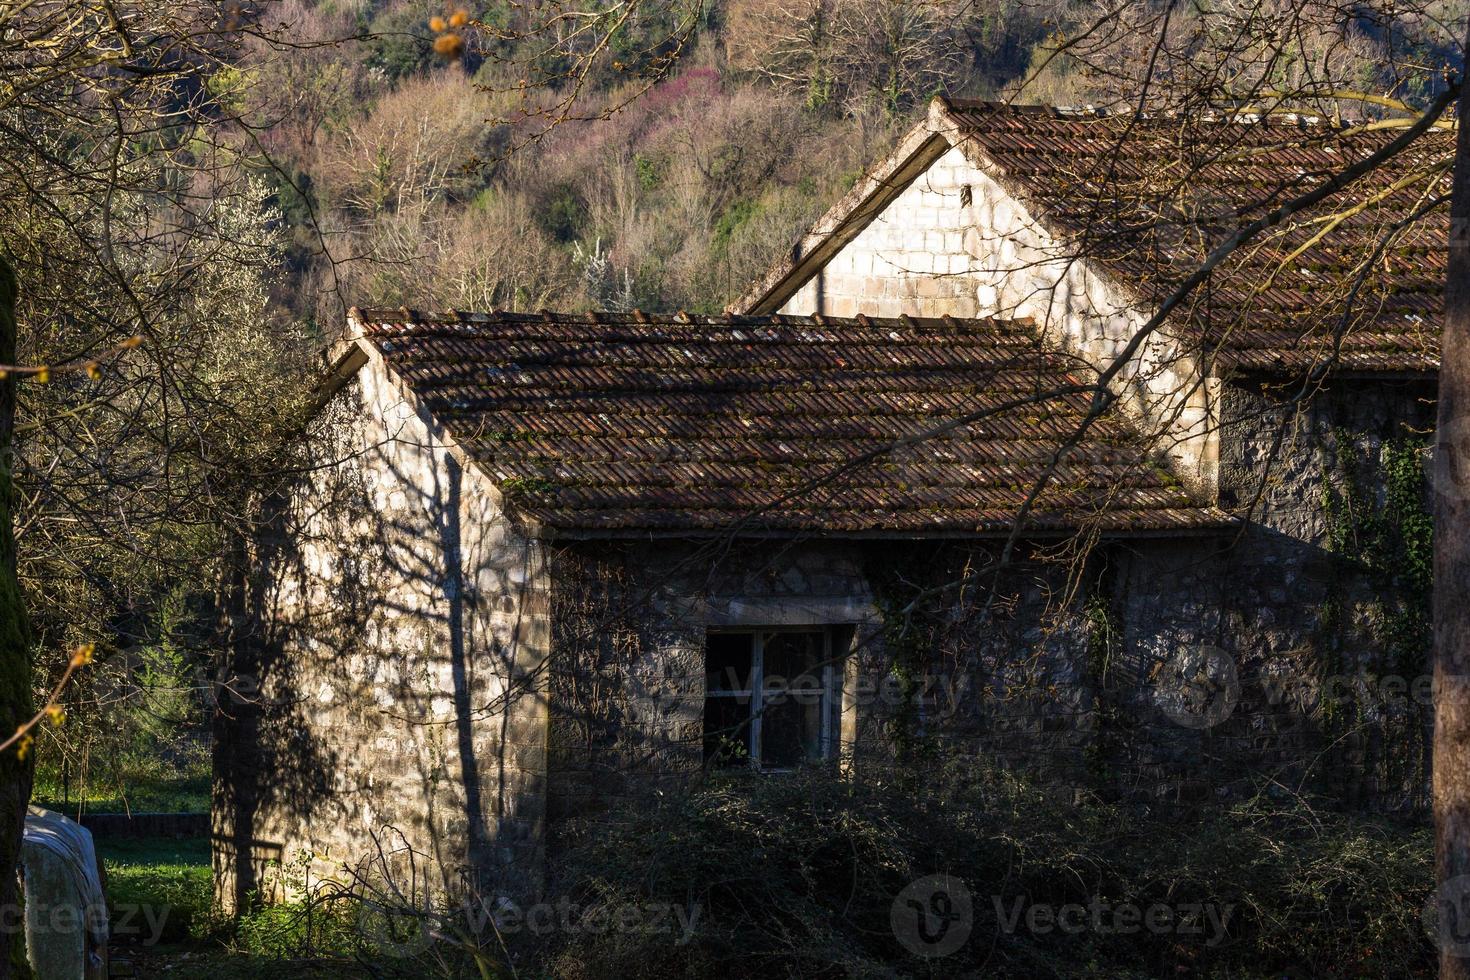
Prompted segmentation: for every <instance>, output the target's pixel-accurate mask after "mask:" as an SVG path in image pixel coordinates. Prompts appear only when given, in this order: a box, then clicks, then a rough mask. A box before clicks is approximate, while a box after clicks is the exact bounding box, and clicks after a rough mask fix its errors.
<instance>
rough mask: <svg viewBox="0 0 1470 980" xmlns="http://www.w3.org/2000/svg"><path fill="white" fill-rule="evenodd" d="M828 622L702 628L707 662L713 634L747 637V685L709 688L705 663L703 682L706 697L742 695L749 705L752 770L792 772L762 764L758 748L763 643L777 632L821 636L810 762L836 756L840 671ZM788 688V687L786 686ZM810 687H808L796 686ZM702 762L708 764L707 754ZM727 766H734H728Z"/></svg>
mask: <svg viewBox="0 0 1470 980" xmlns="http://www.w3.org/2000/svg"><path fill="white" fill-rule="evenodd" d="M839 628H840V627H839V626H834V625H832V624H829V623H809V624H804V625H788V626H719V627H714V626H712V627H709V628H707V629H706V630H705V648H704V649H705V658H706V664H707V663H708V657H709V638H710V637H711V636H714V635H725V636H730V635H736V636H746V635H748V636H750V638H751V641H750V645H751V649H750V671H749V674H748V676H747V677H746V678H745V683H746V685H747V686H746V688H745V689H740V690H723V689H721V690H711V689H710V687H709V682H708V676H709V675H708V667H707V666H706V674H705V676H706V681H705V689H704V697H705V700H706V701H708V700H709V699H710V698H736V699H739V698H745V699H747V702H748V704H749V715H748V719H747V720H748V724H747V725H746V726H745V750H746V755H747V757H748V760H749V761H748V763H747V764H748V766H749V767H750V769H752V770H753V771H755V772H758V773H763V774H770V775H775V774H780V773H789V772H794V771H795V767H793V766H765V765H763V764H762V762H761V755H760V752H759V749H760V748H761V747H762V742H761V738H762V735H763V730H762V720H763V716H764V713H765V694H766V673H765V646H766V639H767V637H768V636H772V635H775V634H778V633H819V634H820V635H821V637H822V651H821V655H820V656H821V659H820V661H819V662H820V663H821V665H822V672H821V677H820V687H819V688H818V689H817V690H819V691H820V692H821V702H820V706H819V711H818V717H819V719H820V722H819V724H820V727H819V729H818V732H817V743H818V746H819V749H818V756H817V758H816V759H815V760H814V762H813V763H809V764H818V765H823V764H827V763H830V762H832V761H833V760H834V759H835V758H836V752H835V749H836V747H837V743H838V734H839V732H838V728H839V726H840V725H841V720H840V719H839V717H838V708H839V702H838V701H837V699H836V698H835V697H834V694H835V693H836V688H837V683H836V682H837V681H838V680H839V679H840V677H841V674H840V673H839V672H838V670H837V667H838V666H839V665H838V664H837V663H836V662H835V661H834V657H833V651H834V649H835V642H834V634H835V633H836V631H837V630H838V629H839ZM786 690H787V691H790V690H791V688H789V687H788V688H786ZM799 690H809V689H799ZM705 763H706V764H708V763H709V759H708V757H706V758H705ZM730 768H732V769H733V768H737V767H735V766H731V767H730Z"/></svg>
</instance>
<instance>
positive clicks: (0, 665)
mask: <svg viewBox="0 0 1470 980" xmlns="http://www.w3.org/2000/svg"><path fill="white" fill-rule="evenodd" d="M15 294H16V287H15V273H14V272H12V271H11V268H10V266H9V265H8V264H7V263H6V262H5V260H4V259H0V363H5V364H14V363H15ZM14 424H15V379H14V377H10V376H8V377H6V378H5V379H4V380H3V381H0V732H3V733H4V736H8V735H9V734H10V733H11V732H13V731H15V729H16V728H17V727H18V726H19V725H20V724H22V723H23V722H24V721H25V720H26V719H27V718H28V717H30V714H31V659H30V646H31V644H30V626H29V624H28V623H27V622H26V614H25V607H24V606H23V605H22V604H21V595H20V583H19V581H17V580H16V577H15V532H14V529H13V527H12V526H11V514H10V507H11V503H12V501H13V500H14V490H13V488H12V486H11V482H10V472H11V466H10V464H11V435H12V432H13V430H14V427H15V425H14ZM4 736H0V737H4ZM31 765H32V762H31V760H30V758H29V757H27V758H26V759H24V760H22V759H21V758H20V757H19V755H18V753H17V752H16V750H15V748H14V747H11V748H9V749H6V750H5V751H4V752H3V753H0V923H4V928H5V930H6V931H7V932H8V933H9V934H7V935H6V936H5V940H6V942H5V950H4V951H5V953H6V954H7V955H4V956H0V980H4V978H6V977H9V976H11V975H12V961H11V956H12V955H13V954H14V953H15V951H16V948H17V947H16V939H17V935H16V933H15V932H13V931H11V930H18V929H19V928H20V922H21V919H20V916H19V915H17V914H16V912H17V903H18V902H19V900H20V896H19V894H18V889H17V885H16V870H17V863H18V861H19V858H20V838H21V831H22V829H23V827H24V825H25V816H26V803H27V802H28V801H29V800H30V798H31Z"/></svg>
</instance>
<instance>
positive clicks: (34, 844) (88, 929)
mask: <svg viewBox="0 0 1470 980" xmlns="http://www.w3.org/2000/svg"><path fill="white" fill-rule="evenodd" d="M20 860H21V864H22V866H23V867H24V868H25V909H26V955H27V957H28V958H29V959H30V961H31V967H32V968H33V969H34V970H35V971H36V977H37V980H105V978H106V976H107V896H106V895H105V894H104V892H103V890H102V876H101V874H100V872H99V871H98V864H97V853H96V851H94V850H93V848H92V834H91V833H90V832H89V831H88V830H87V829H86V828H85V827H83V826H82V825H81V824H79V823H77V822H76V821H74V820H68V819H67V818H66V817H64V816H62V815H61V814H59V813H55V812H53V811H51V810H43V809H41V808H40V807H36V806H33V807H31V808H30V810H29V811H28V812H27V814H26V828H25V840H24V841H23V842H22V844H21V850H20Z"/></svg>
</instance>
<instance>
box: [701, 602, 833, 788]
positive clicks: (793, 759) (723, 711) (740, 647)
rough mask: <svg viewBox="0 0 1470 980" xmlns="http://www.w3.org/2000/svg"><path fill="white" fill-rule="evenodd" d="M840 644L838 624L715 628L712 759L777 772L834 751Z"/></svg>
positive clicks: (708, 748)
mask: <svg viewBox="0 0 1470 980" xmlns="http://www.w3.org/2000/svg"><path fill="white" fill-rule="evenodd" d="M832 649H833V645H832V633H831V631H830V630H828V629H825V628H820V627H809V628H802V629H792V628H782V629H760V630H740V631H733V630H732V631H723V630H722V631H718V632H715V631H712V632H710V633H709V635H708V637H707V638H706V640H705V701H704V755H705V759H706V760H707V761H708V762H709V763H710V764H712V765H715V766H751V767H753V768H756V769H759V770H761V771H764V772H772V771H781V770H786V769H794V768H795V767H797V766H799V765H802V764H803V763H810V762H817V761H819V760H822V759H826V758H829V757H830V756H831V754H832V743H833V737H832V729H833V698H832V692H833V689H834V678H835V677H836V673H835V671H834V667H833V663H832V660H833V657H832Z"/></svg>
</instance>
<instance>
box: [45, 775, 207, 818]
mask: <svg viewBox="0 0 1470 980" xmlns="http://www.w3.org/2000/svg"><path fill="white" fill-rule="evenodd" d="M47 775H49V774H47ZM209 780H210V776H209V773H208V772H204V773H167V774H158V775H147V776H138V777H134V778H131V779H129V780H127V782H126V783H125V784H124V785H123V786H122V787H121V788H119V787H118V786H116V785H102V784H93V785H91V786H89V787H88V788H87V792H86V794H85V795H83V794H79V793H78V792H77V789H76V787H75V786H72V787H70V792H66V791H64V790H63V788H62V785H61V782H60V780H58V779H51V778H46V776H44V775H43V774H42V773H39V772H38V773H37V774H36V786H35V790H34V791H33V793H32V802H34V803H35V804H36V805H37V806H44V807H46V808H47V809H50V810H55V811H56V812H58V813H65V814H67V815H68V816H75V815H76V813H77V811H78V810H79V809H81V808H83V807H85V811H86V812H87V813H207V812H208V811H209Z"/></svg>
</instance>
